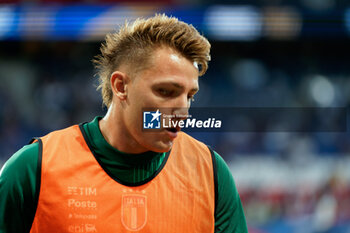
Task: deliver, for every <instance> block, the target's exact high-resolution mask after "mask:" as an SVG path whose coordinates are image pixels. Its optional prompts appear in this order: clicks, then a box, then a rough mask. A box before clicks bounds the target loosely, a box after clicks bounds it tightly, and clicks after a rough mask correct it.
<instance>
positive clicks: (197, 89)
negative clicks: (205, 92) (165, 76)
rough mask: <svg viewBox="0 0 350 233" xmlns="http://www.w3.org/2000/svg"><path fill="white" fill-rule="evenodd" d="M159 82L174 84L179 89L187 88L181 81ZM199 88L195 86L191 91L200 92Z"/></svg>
mask: <svg viewBox="0 0 350 233" xmlns="http://www.w3.org/2000/svg"><path fill="white" fill-rule="evenodd" d="M158 84H160V85H161V84H165V85H173V86H174V87H176V88H178V89H185V87H184V86H183V85H181V84H179V83H176V82H164V83H158ZM198 91H199V88H198V87H195V88H192V89H191V92H198Z"/></svg>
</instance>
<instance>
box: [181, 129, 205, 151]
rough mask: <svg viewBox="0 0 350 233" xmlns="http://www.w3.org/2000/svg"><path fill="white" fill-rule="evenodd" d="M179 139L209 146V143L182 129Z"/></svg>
mask: <svg viewBox="0 0 350 233" xmlns="http://www.w3.org/2000/svg"><path fill="white" fill-rule="evenodd" d="M177 140H178V141H188V142H191V143H193V144H198V145H201V146H206V147H207V145H206V144H205V143H203V142H201V141H199V140H198V139H196V138H194V137H192V136H191V135H189V134H187V133H185V132H182V131H180V132H179V133H178V137H177Z"/></svg>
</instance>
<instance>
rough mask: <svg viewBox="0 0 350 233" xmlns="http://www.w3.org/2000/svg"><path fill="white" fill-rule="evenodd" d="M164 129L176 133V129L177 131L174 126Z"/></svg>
mask: <svg viewBox="0 0 350 233" xmlns="http://www.w3.org/2000/svg"><path fill="white" fill-rule="evenodd" d="M166 130H168V131H170V132H173V133H176V132H177V131H179V130H177V129H176V128H167V129H166Z"/></svg>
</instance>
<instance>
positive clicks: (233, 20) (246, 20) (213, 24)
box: [204, 5, 262, 41]
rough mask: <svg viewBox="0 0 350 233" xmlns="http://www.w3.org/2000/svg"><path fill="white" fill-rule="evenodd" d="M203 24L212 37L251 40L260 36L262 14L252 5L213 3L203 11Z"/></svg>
mask: <svg viewBox="0 0 350 233" xmlns="http://www.w3.org/2000/svg"><path fill="white" fill-rule="evenodd" d="M204 24H205V26H206V27H207V29H208V32H209V35H210V36H211V37H212V38H213V39H216V40H242V41H252V40H256V39H259V37H260V36H261V30H262V16H261V13H260V12H259V11H258V9H257V8H255V7H253V6H224V5H215V6H211V7H209V8H208V9H207V11H206V12H205V15H204Z"/></svg>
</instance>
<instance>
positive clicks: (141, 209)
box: [121, 194, 147, 231]
mask: <svg viewBox="0 0 350 233" xmlns="http://www.w3.org/2000/svg"><path fill="white" fill-rule="evenodd" d="M121 217H122V219H121V220H122V224H123V226H124V227H125V228H126V229H127V230H129V231H138V230H141V229H142V228H143V227H144V226H145V225H146V222H147V197H146V196H145V195H141V194H124V195H123V196H122V214H121Z"/></svg>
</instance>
